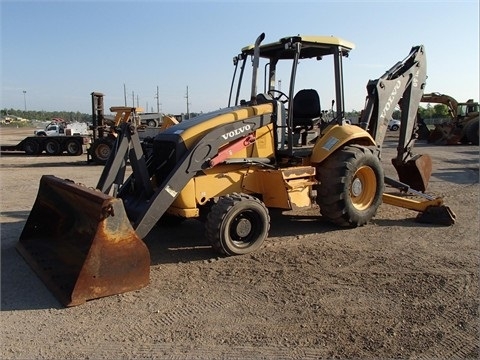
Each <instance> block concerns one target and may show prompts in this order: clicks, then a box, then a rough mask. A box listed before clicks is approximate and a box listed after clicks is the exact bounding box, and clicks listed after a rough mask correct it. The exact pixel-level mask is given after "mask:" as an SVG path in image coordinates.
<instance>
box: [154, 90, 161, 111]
mask: <svg viewBox="0 0 480 360" xmlns="http://www.w3.org/2000/svg"><path fill="white" fill-rule="evenodd" d="M155 99H157V113H159V114H160V95H159V94H158V85H157V94H156V95H155Z"/></svg>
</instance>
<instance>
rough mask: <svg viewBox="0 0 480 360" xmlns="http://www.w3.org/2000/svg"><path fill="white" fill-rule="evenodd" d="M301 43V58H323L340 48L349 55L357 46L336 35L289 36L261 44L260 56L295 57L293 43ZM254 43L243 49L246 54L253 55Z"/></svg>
mask: <svg viewBox="0 0 480 360" xmlns="http://www.w3.org/2000/svg"><path fill="white" fill-rule="evenodd" d="M295 43H300V44H301V50H300V58H301V59H306V58H321V57H322V56H325V55H332V54H334V51H335V49H339V50H340V51H341V52H342V55H343V56H348V53H349V52H350V50H352V49H354V48H355V44H353V43H351V42H349V41H346V40H343V39H341V38H339V37H335V36H304V35H297V36H287V37H284V38H281V39H280V40H279V41H276V42H273V43H269V44H265V45H260V57H262V58H267V59H293V57H294V54H295V51H294V48H293V47H292V46H289V45H291V44H295ZM253 50H254V46H253V45H249V46H246V47H244V48H243V49H242V53H243V54H245V55H252V54H253Z"/></svg>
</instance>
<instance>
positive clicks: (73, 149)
mask: <svg viewBox="0 0 480 360" xmlns="http://www.w3.org/2000/svg"><path fill="white" fill-rule="evenodd" d="M65 147H66V149H67V153H68V155H71V156H79V155H82V154H83V146H82V144H81V143H80V141H78V140H73V139H72V140H68V141H67V143H66V145H65Z"/></svg>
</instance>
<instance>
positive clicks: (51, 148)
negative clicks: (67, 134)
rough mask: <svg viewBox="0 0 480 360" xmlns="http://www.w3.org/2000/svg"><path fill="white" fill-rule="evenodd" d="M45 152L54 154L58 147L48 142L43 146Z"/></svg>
mask: <svg viewBox="0 0 480 360" xmlns="http://www.w3.org/2000/svg"><path fill="white" fill-rule="evenodd" d="M45 150H46V151H47V153H49V154H56V153H57V151H58V146H57V144H56V143H54V142H48V143H47V144H46V145H45Z"/></svg>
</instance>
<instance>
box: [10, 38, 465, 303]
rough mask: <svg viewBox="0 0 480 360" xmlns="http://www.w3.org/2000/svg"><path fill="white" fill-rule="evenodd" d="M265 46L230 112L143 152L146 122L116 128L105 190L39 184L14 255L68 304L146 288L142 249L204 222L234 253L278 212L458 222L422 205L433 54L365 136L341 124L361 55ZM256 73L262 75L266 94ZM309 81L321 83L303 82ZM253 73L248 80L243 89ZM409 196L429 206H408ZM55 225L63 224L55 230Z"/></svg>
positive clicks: (368, 118) (365, 127)
mask: <svg viewBox="0 0 480 360" xmlns="http://www.w3.org/2000/svg"><path fill="white" fill-rule="evenodd" d="M264 37H265V35H264V34H261V35H260V36H259V37H258V38H257V40H256V42H255V44H254V45H251V46H247V47H245V48H243V49H242V50H241V52H240V54H238V55H237V56H235V57H234V65H235V70H234V75H233V80H232V83H231V89H230V99H229V104H228V107H226V108H223V109H220V110H217V111H213V112H210V113H205V114H201V115H199V116H196V117H194V118H192V119H189V120H185V121H182V122H180V123H178V124H175V125H173V126H171V127H168V128H166V129H164V130H163V131H162V132H160V133H159V134H158V135H156V136H155V138H153V139H151V141H143V143H140V141H139V138H138V132H137V129H136V126H135V123H133V122H128V121H124V122H119V124H118V126H117V129H116V133H117V134H118V136H117V138H116V142H115V146H114V149H113V151H112V153H111V155H110V156H109V158H108V160H107V162H106V165H105V167H104V169H103V172H102V175H101V176H100V179H99V181H98V183H97V185H96V186H95V188H90V187H87V186H85V185H81V184H77V183H75V182H73V181H71V180H65V179H59V178H57V177H55V176H52V175H45V176H43V177H42V178H41V180H40V188H39V191H38V195H37V198H36V201H35V204H34V205H33V208H32V211H31V213H30V216H29V217H28V219H27V222H26V224H25V227H24V229H23V232H22V234H21V236H20V240H19V242H18V246H17V249H18V251H19V252H20V253H21V254H22V255H23V257H24V258H25V259H26V261H27V262H28V263H29V264H30V265H31V266H32V268H33V269H34V270H35V271H36V272H37V274H38V275H39V276H40V277H41V278H42V279H43V280H44V282H45V283H46V284H47V286H48V287H49V288H50V289H51V291H52V292H54V293H55V294H56V295H57V297H58V298H59V299H60V301H61V302H62V303H63V304H64V305H66V306H74V305H79V304H82V303H84V302H85V301H87V300H90V299H95V298H99V297H103V296H108V295H113V294H118V293H122V292H126V291H131V290H136V289H139V288H142V287H144V286H146V285H147V284H148V282H149V266H150V256H149V251H148V249H147V247H146V245H145V244H144V242H143V241H142V239H143V238H145V237H146V236H147V235H148V234H149V232H150V231H151V230H152V229H153V227H154V226H155V225H156V224H157V223H158V222H159V221H160V220H162V221H169V220H176V218H177V219H178V218H197V219H200V220H202V221H204V222H205V237H206V238H207V239H208V241H209V242H210V244H211V246H212V248H213V249H215V250H216V251H218V252H220V253H221V254H224V255H242V254H247V253H250V252H252V251H255V250H257V249H259V248H260V247H261V246H262V244H263V242H264V241H265V239H266V238H267V237H268V232H269V228H270V215H269V209H281V210H291V209H297V208H305V207H311V206H313V205H314V203H316V204H317V205H318V206H319V208H320V213H321V215H322V217H324V218H326V219H328V220H330V221H331V222H333V223H335V224H337V225H338V226H340V227H357V226H363V225H365V224H367V223H368V222H369V221H370V220H371V219H372V218H373V217H374V216H375V214H376V212H377V209H378V207H379V206H380V204H381V203H382V200H383V202H384V203H387V204H392V205H395V206H402V207H405V208H409V209H412V210H414V211H416V212H418V216H417V218H418V220H419V221H424V222H435V223H441V224H444V225H451V224H453V223H454V222H455V214H454V213H453V212H452V211H451V210H450V209H449V208H448V207H447V206H445V205H444V203H443V200H442V199H440V198H434V197H431V196H430V195H427V194H425V190H426V188H427V184H428V180H429V177H430V172H431V159H430V157H429V156H428V155H415V154H413V153H412V147H413V143H414V141H415V138H414V136H413V134H414V130H415V118H416V112H417V109H418V104H419V102H420V99H421V97H422V94H423V89H424V87H425V80H426V59H425V50H424V48H423V46H415V47H413V48H412V49H411V51H410V53H409V54H408V56H407V57H406V58H405V59H404V60H403V61H400V62H398V63H396V64H395V65H394V66H393V67H392V68H391V69H389V70H388V71H387V72H386V73H385V74H384V75H382V76H381V77H380V78H379V79H377V80H371V81H369V83H368V85H367V100H366V106H365V109H364V111H363V115H362V119H361V120H362V121H361V124H360V125H361V126H355V125H350V124H348V123H346V121H345V119H344V89H343V64H342V61H343V59H344V58H345V57H347V56H348V55H349V53H350V51H351V50H352V49H353V48H354V44H352V43H351V42H348V41H346V40H343V39H341V38H338V37H333V36H290V37H284V38H281V39H280V40H278V41H275V42H271V43H268V44H264V45H263V44H262V41H263V39H264ZM247 59H251V60H252V61H251V62H250V61H247ZM309 61H311V62H314V63H316V64H319V65H320V67H321V68H322V69H323V71H324V70H325V68H326V67H327V66H330V68H331V69H332V68H333V77H331V76H328V75H325V76H324V77H321V76H320V74H322V72H320V71H319V72H318V73H317V72H315V73H312V70H311V69H312V67H311V66H310V65H308V66H307V63H308V62H309ZM247 64H252V66H246V65H247ZM264 64H265V65H264ZM259 68H264V69H265V89H264V91H263V92H261V93H259V92H258V91H257V78H258V75H257V74H258V70H259ZM282 69H283V70H285V69H286V72H287V73H288V74H289V78H290V82H289V86H288V87H289V90H288V93H284V92H282V91H281V89H280V88H279V87H280V86H279V87H276V84H277V83H279V80H280V79H279V78H278V77H277V73H278V74H279V73H280V71H281V70H282ZM302 71H307V72H306V74H307V75H308V74H309V75H310V76H306V77H302V76H303V75H300V74H301V72H302ZM247 73H251V81H250V82H248V81H244V79H246V78H248V77H247V76H246V74H247ZM324 73H325V71H324ZM329 73H331V70H330V71H329ZM300 79H303V80H305V79H311V80H312V81H313V82H314V83H315V84H316V86H318V88H319V89H322V91H325V92H326V93H327V94H328V91H331V94H333V95H332V96H333V97H334V100H333V101H331V103H332V108H331V110H330V111H325V110H322V108H321V106H320V96H319V92H318V91H317V90H315V89H313V87H307V86H305V87H304V86H302V88H300V89H298V90H297V87H298V86H297V82H300ZM322 79H323V80H322ZM328 79H330V84H329V82H328V81H327V80H328ZM321 80H322V81H321ZM302 85H303V84H302ZM327 87H328V89H329V90H325V89H327ZM245 88H247V90H246V91H245ZM244 94H245V97H243V96H244ZM327 96H328V95H327ZM329 102H330V101H329ZM397 104H400V107H401V109H402V122H401V124H402V125H401V126H402V127H401V129H400V141H399V145H398V155H397V157H396V158H395V159H393V160H392V162H393V165H394V166H395V168H396V169H397V172H398V174H399V180H395V179H391V178H388V177H385V175H384V170H383V168H382V165H381V160H380V155H381V153H382V151H381V150H382V143H383V139H384V137H385V134H386V129H387V125H388V120H389V119H390V118H391V114H392V112H393V110H394V108H395V106H396V105H397ZM128 164H130V166H131V175H129V176H128V177H126V176H125V174H126V168H127V166H128ZM385 184H388V185H391V186H395V187H396V188H398V189H400V190H399V192H398V195H395V194H387V193H386V192H385ZM404 192H413V193H414V195H416V196H420V198H419V200H412V199H411V197H410V198H408V199H407V198H404V197H403V196H402V194H403V193H404ZM52 218H55V219H57V220H58V221H57V223H56V224H57V225H56V226H55V227H52V226H51V222H50V221H48V220H49V219H52ZM159 241H161V239H159Z"/></svg>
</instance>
